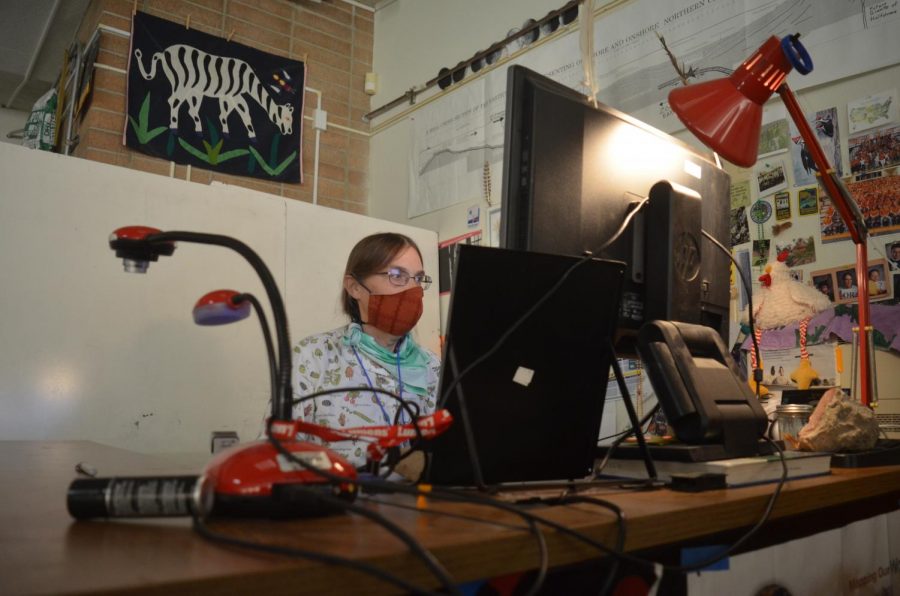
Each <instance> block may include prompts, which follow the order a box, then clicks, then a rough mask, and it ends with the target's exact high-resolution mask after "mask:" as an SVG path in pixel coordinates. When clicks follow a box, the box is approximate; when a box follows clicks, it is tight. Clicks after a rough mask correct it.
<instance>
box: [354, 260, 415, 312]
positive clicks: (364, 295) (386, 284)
mask: <svg viewBox="0 0 900 596" xmlns="http://www.w3.org/2000/svg"><path fill="white" fill-rule="evenodd" d="M395 268H396V269H400V270H401V271H405V272H406V273H408V274H409V275H411V276H415V275H419V274H422V273H424V270H423V268H422V259H420V258H419V253H418V252H416V249H415V248H413V247H412V246H407V247H406V248H404V249H403V250H401V251H400V252H399V253H397V255H396V256H395V257H394V258H393V259H391V261H390V262H389V263H388V264H387V265H386V266H385V267H382V268H381V270H380V271H378V272H376V273H374V274H372V275H369V276H368V277H365V278H363V279H362V280H361V281H362V283H363V284H364V285H365V286H366V287H365V288H364V287H362V286H361V285H360V284H359V283H358V282H357V281H356V280H355V279H353V278H352V277H350V276H349V275H348V276H347V277H346V278H345V279H344V287H345V288H347V292H348V293H349V294H350V296H352V297H353V298H355V299H356V300H357V302H359V314H360V316H361V317H362V319H363V320H364V321H366V320H368V318H369V317H368V313H369V296H370V294H369V292H367V291H366V288H369V290H371V292H372V294H399V293H400V292H403V291H405V290H408V289H410V288H412V287H415V285H416V281H415V280H414V279H412V278H410V280H409V281H408V282H407V283H406V285H405V286H398V285H394V284H393V283H392V282H391V280H390V279H389V278H388V276H387V275H384V274H386V273H387V272H388V271H390V270H391V269H395Z"/></svg>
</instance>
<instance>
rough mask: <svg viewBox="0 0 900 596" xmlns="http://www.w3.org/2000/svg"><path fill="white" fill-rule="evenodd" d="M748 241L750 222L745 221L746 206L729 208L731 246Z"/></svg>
mask: <svg viewBox="0 0 900 596" xmlns="http://www.w3.org/2000/svg"><path fill="white" fill-rule="evenodd" d="M747 242H750V224H749V223H747V207H738V208H737V209H732V210H731V246H737V245H738V244H746V243H747Z"/></svg>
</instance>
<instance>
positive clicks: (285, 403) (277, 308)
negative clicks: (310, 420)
mask: <svg viewBox="0 0 900 596" xmlns="http://www.w3.org/2000/svg"><path fill="white" fill-rule="evenodd" d="M144 241H145V242H147V243H149V244H162V243H166V242H191V243H194V244H210V245H214V246H224V247H225V248H230V249H231V250H233V251H235V252H236V253H238V254H239V255H241V256H242V257H244V259H246V260H247V262H248V263H250V266H251V267H253V270H254V271H256V274H257V275H259V278H260V281H262V284H263V288H264V289H265V291H266V295H267V296H268V298H269V303H270V304H271V306H272V317H273V320H274V323H275V334H276V337H277V339H278V391H277V393H276V394H275V395H274V396H273V397H275V398H278V399H273V400H272V418H273V419H274V420H291V399H292V397H293V395H292V387H291V344H290V337H289V335H290V334H289V332H288V324H287V314H286V313H285V309H284V301H283V300H282V299H281V294H280V293H279V291H278V285H277V284H276V283H275V278H274V277H273V276H272V272H271V271H269V268H268V267H266V264H265V263H264V262H263V260H262V259H261V258H260V257H259V255H257V254H256V252H254V251H253V249H252V248H250V247H249V246H247V245H246V244H244V243H243V242H241V241H240V240H236V239H234V238H230V237H228V236H223V235H220V234H203V233H200V232H180V231H171V232H160V233H158V234H150V235H149V236H147V237H146V238H144Z"/></svg>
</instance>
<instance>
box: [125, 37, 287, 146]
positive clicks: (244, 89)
mask: <svg viewBox="0 0 900 596" xmlns="http://www.w3.org/2000/svg"><path fill="white" fill-rule="evenodd" d="M134 57H135V58H136V59H137V65H138V68H139V69H140V71H141V75H142V76H143V77H144V78H145V79H146V80H148V81H150V80H152V79H153V78H154V77H155V76H156V67H157V65H160V66H161V67H162V71H163V72H164V73H165V75H166V79H168V81H169V84H170V85H171V86H172V93H171V95H169V99H168V102H169V128H172V129H177V128H178V113H179V110H180V109H181V106H182V104H184V103H187V104H188V114H190V116H191V118H192V119H193V121H194V131H195V132H200V131H201V130H202V126H201V124H200V103H201V102H202V101H203V98H204V97H210V98H213V99H218V100H219V123H220V124H221V125H222V132H223V134H226V135H227V134H228V133H229V131H228V116H229V115H230V114H231V112H232V111H233V110H235V109H237V113H238V115H239V116H240V118H241V122H243V123H244V128H246V129H247V134H248V136H249V137H250V138H251V139H254V138H256V131H255V130H254V129H253V122H252V121H251V119H250V108H249V107H248V106H247V102H246V101H245V100H244V97H243V96H244V95H249V96H250V97H251V98H252V99H254V100H255V101H256V103H258V104H259V105H260V107H262V108H263V109H264V110H265V111H266V113H267V114H268V115H269V119H270V120H271V121H272V122H273V123H274V124H275V125H276V126H278V128H279V130H280V131H281V134H283V135H289V134H291V132H292V131H293V119H294V118H293V116H294V107H293V106H292V105H291V104H289V103H287V104H277V103H275V101H274V100H273V99H272V98H271V97H270V96H269V94H268V93H267V92H266V89H265V87H263V85H262V83H260V80H259V77H257V76H256V73H254V72H253V69H252V68H251V67H250V65H249V64H247V63H246V62H244V61H243V60H238V59H237V58H228V57H223V56H213V55H212V54H209V53H207V52H204V51H203V50H198V49H197V48H193V47H191V46H188V45H185V44H175V45H172V46H169V47H168V48H166V49H165V50H163V51H162V52H156V53H155V54H153V58H152V59H151V61H150V71H149V72H148V71H147V70H146V69H145V68H144V63H143V55H142V53H141V50H140V48H138V49H136V50H135V51H134Z"/></svg>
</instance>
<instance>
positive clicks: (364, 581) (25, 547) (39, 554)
mask: <svg viewBox="0 0 900 596" xmlns="http://www.w3.org/2000/svg"><path fill="white" fill-rule="evenodd" d="M78 462H88V463H90V464H91V465H93V466H94V467H96V468H97V469H98V472H99V475H100V476H113V475H117V474H118V475H124V474H131V475H142V474H147V475H152V474H171V473H191V472H197V471H198V470H197V469H196V468H193V469H191V468H190V467H187V468H185V467H178V466H175V465H173V464H172V463H170V462H168V461H167V460H166V459H163V458H156V457H152V456H146V455H140V454H136V453H133V452H129V451H125V450H122V449H116V448H112V447H106V446H103V445H98V444H96V443H90V442H82V441H59V442H29V441H0V494H2V495H3V506H2V507H0V593H2V594H40V593H56V594H71V593H80V592H102V591H115V592H127V593H132V594H138V593H139V594H172V593H178V592H183V593H190V594H221V593H222V592H228V593H248V594H251V593H252V594H261V593H266V594H288V593H289V594H299V593H316V594H328V593H355V592H363V591H365V592H366V593H373V592H379V591H391V587H390V586H387V585H386V584H382V583H381V582H379V581H377V580H375V579H372V578H370V577H369V576H366V575H363V574H360V573H357V572H354V571H350V570H347V569H344V568H340V567H334V566H327V565H321V564H317V563H312V562H308V561H303V560H295V559H288V558H285V557H280V556H274V555H264V554H259V553H254V552H249V551H244V550H237V549H233V548H226V547H223V546H219V545H217V544H212V543H210V542H207V541H206V540H204V539H203V538H201V537H199V536H198V535H196V534H195V533H194V532H193V531H192V530H191V527H190V520H188V519H169V520H130V521H129V520H116V521H99V522H75V521H74V520H72V519H71V518H70V517H69V515H68V513H67V511H66V504H65V502H66V489H67V487H68V484H69V482H70V481H71V480H72V479H73V478H74V477H75V472H74V466H75V464H76V463H78ZM773 486H774V485H762V486H756V487H747V488H741V489H729V490H720V491H710V492H707V493H702V494H684V493H675V492H672V491H668V490H660V491H654V492H639V493H635V492H624V491H619V490H608V491H605V492H604V493H603V494H602V495H598V496H602V498H605V499H608V500H610V501H613V502H615V503H616V504H618V505H619V506H620V507H621V508H622V509H623V510H624V511H625V514H626V516H627V519H628V540H627V545H626V549H627V550H629V551H635V550H640V549H646V548H651V547H655V546H659V545H664V544H671V543H678V542H682V541H685V540H689V539H692V538H696V537H699V536H705V535H710V534H713V533H716V532H721V531H726V530H731V529H735V528H741V527H746V526H750V525H752V524H753V523H754V522H756V521H757V519H758V518H759V516H760V514H761V512H762V510H763V507H764V506H765V503H766V500H767V498H768V496H769V495H770V494H771V491H772V489H773ZM872 497H885V498H887V497H890V498H894V499H896V498H898V497H900V467H894V468H873V469H868V470H837V471H835V473H834V474H833V475H832V476H828V477H820V478H809V479H803V480H795V481H790V482H788V483H787V484H786V487H785V490H784V492H783V493H782V495H781V496H780V498H779V499H778V502H777V504H776V507H775V510H774V513H773V518H784V517H787V516H796V515H800V514H804V513H808V512H813V511H816V510H818V509H823V508H827V507H832V506H839V505H852V504H853V503H854V502H858V501H860V500H865V499H869V498H872ZM382 498H386V497H382ZM391 498H392V499H397V500H398V501H400V502H403V503H407V504H408V503H412V500H411V499H408V498H406V497H391ZM370 506H371V507H372V508H373V509H376V510H378V511H380V512H381V513H383V514H385V515H387V516H389V517H390V518H391V519H392V520H393V521H395V522H396V523H398V524H400V525H401V526H402V527H404V528H405V529H407V530H408V531H410V532H411V533H413V535H415V536H416V537H417V538H418V539H419V540H420V541H421V542H422V543H423V544H424V545H425V546H426V547H427V548H429V549H430V550H431V551H432V552H433V553H434V554H435V555H436V556H437V557H438V558H439V559H440V560H441V562H442V563H443V564H444V565H445V566H446V567H447V569H448V570H449V571H450V573H451V574H452V575H453V577H454V579H456V580H457V581H459V582H465V581H470V580H473V579H478V578H484V577H491V576H497V575H502V574H506V573H511V572H515V571H520V570H524V569H529V568H533V567H535V566H536V565H537V563H538V555H537V549H536V546H535V541H534V538H533V536H531V535H530V534H529V533H528V532H527V531H524V529H522V530H518V529H515V528H510V527H503V526H498V525H492V524H483V523H478V522H476V521H471V520H465V519H460V518H457V517H446V516H438V515H429V514H421V513H417V512H415V511H410V510H406V509H399V508H396V507H393V506H390V505H385V504H370ZM430 506H431V507H433V508H435V509H440V510H442V511H448V512H453V513H457V514H464V515H470V516H475V517H477V518H481V519H490V520H493V521H501V522H507V523H509V524H514V525H516V526H519V527H522V526H523V523H522V522H521V520H520V518H517V517H515V516H512V515H507V514H504V513H499V512H497V511H496V510H493V509H487V508H483V507H479V506H475V505H465V504H446V503H437V502H433V503H432V504H431V505H430ZM532 511H533V512H536V513H539V514H540V515H542V516H544V517H546V518H548V519H552V520H554V521H557V522H561V523H564V524H566V525H567V526H568V527H570V528H573V529H576V530H579V531H581V532H584V533H586V534H588V535H590V536H591V537H592V538H594V539H597V540H602V541H604V542H605V543H606V544H612V543H613V540H614V536H615V522H614V518H613V516H612V515H611V514H609V513H607V512H606V511H604V510H602V509H600V508H598V507H595V506H591V505H574V506H565V507H544V508H539V509H535V508H533V509H532ZM211 525H212V526H213V528H214V529H216V530H217V531H220V532H223V533H227V534H230V535H232V536H238V537H241V538H244V539H248V540H256V541H259V542H265V543H277V544H283V545H292V546H298V547H303V548H309V549H313V548H314V549H320V550H321V551H324V552H328V553H333V554H339V555H342V556H347V557H351V558H355V559H364V560H366V561H368V562H370V563H373V564H377V565H379V566H382V567H383V568H385V569H387V570H388V571H391V572H393V573H396V574H398V575H401V576H402V577H404V578H406V579H407V580H409V581H411V582H413V583H415V584H418V585H431V586H435V585H436V584H435V581H434V579H433V577H432V576H431V575H430V574H429V573H428V572H427V571H426V570H425V569H424V566H423V565H422V564H421V563H420V562H419V560H418V559H416V558H415V557H414V556H412V555H411V554H409V552H408V551H407V550H406V548H405V547H404V546H402V545H401V544H400V543H399V542H398V541H397V540H396V539H395V538H393V537H392V536H390V535H388V534H387V533H386V532H385V531H384V530H383V529H381V528H380V527H377V526H376V525H375V524H373V523H371V522H369V521H366V520H363V519H360V518H358V517H355V516H350V515H341V516H335V517H330V518H322V519H311V520H298V521H268V520H225V521H219V522H215V523H214V524H211ZM545 537H546V540H547V545H548V548H549V551H550V559H551V564H552V565H560V564H567V563H573V562H577V561H583V560H586V559H590V558H594V557H596V556H597V551H596V550H594V549H593V548H590V547H588V546H586V545H583V544H582V543H579V542H576V541H575V540H573V539H571V538H568V537H565V536H562V535H559V534H557V533H555V532H552V531H549V530H547V531H545ZM394 591H396V590H394Z"/></svg>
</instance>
